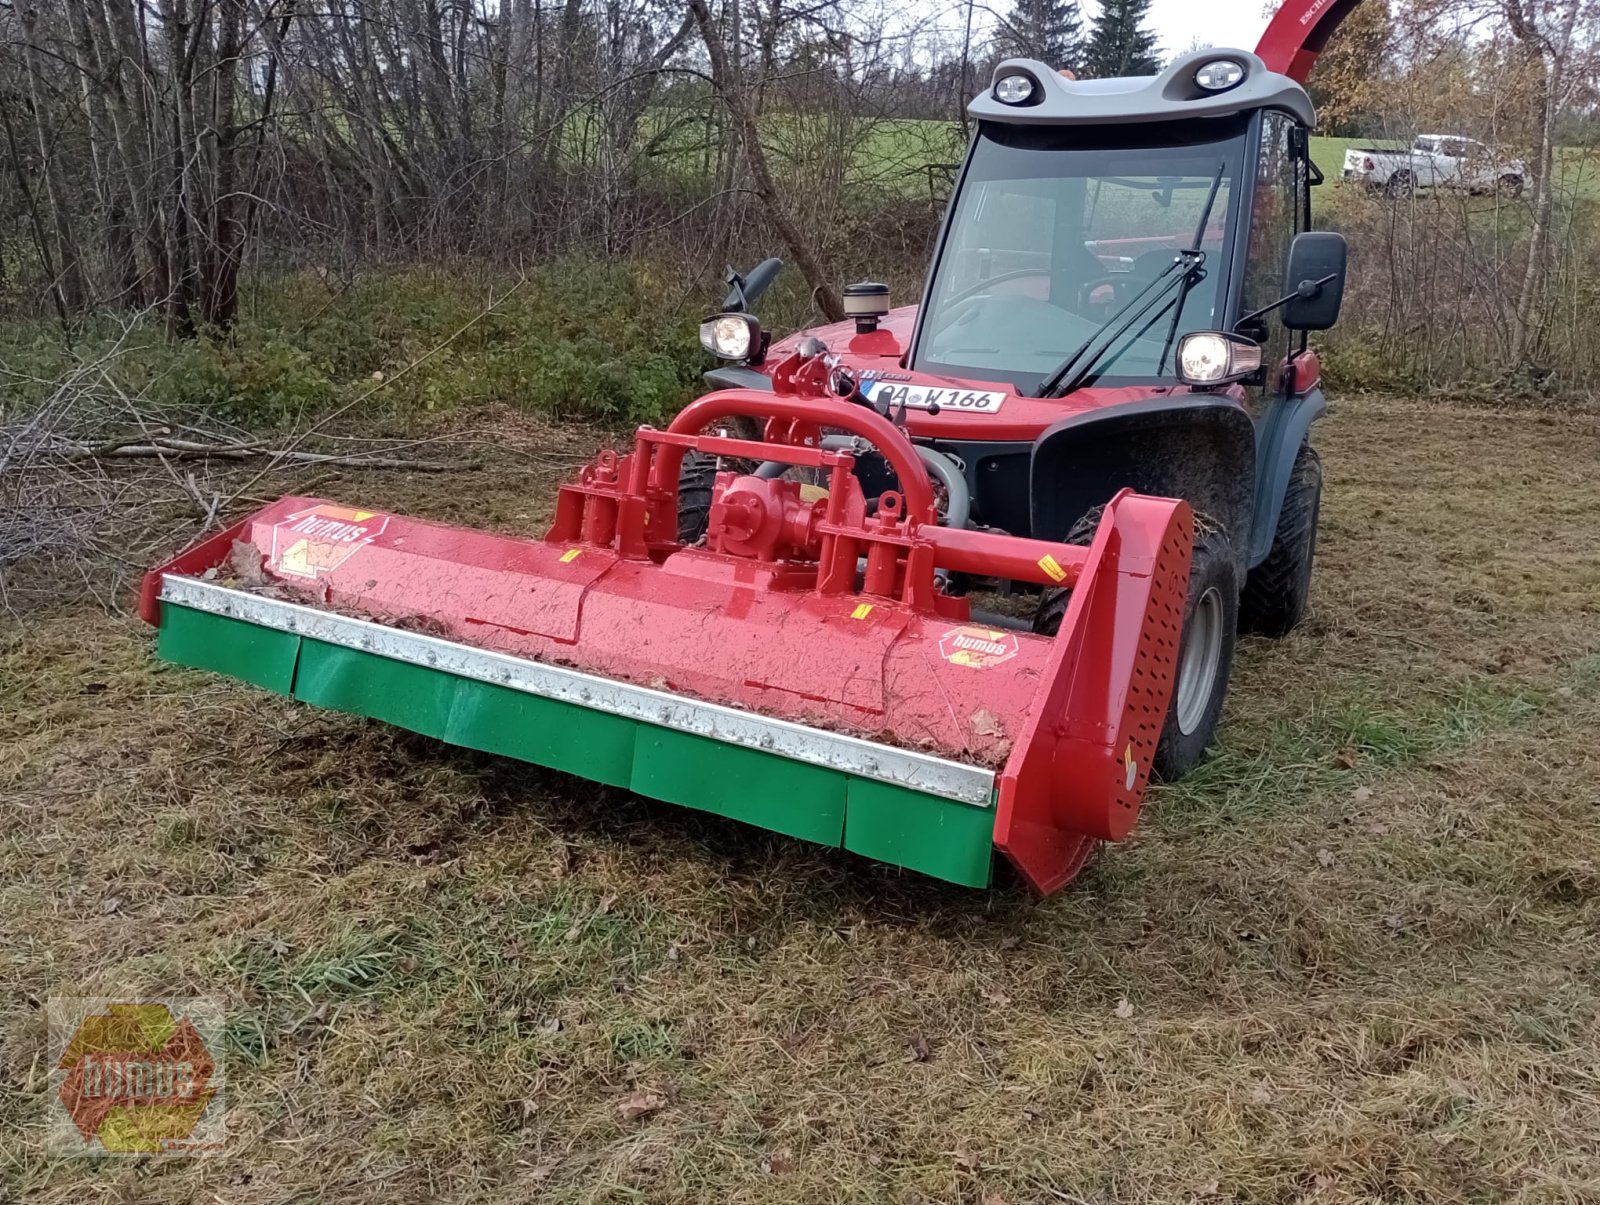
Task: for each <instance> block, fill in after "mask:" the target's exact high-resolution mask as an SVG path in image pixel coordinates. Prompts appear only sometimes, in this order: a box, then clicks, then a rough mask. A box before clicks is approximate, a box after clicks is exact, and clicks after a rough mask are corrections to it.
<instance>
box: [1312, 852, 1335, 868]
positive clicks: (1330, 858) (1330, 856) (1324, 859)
mask: <svg viewBox="0 0 1600 1205" xmlns="http://www.w3.org/2000/svg"><path fill="white" fill-rule="evenodd" d="M1338 860H1339V859H1338V858H1337V857H1336V856H1335V855H1334V852H1333V850H1331V849H1319V850H1317V861H1318V862H1320V863H1322V865H1324V866H1332V865H1333V864H1334V863H1335V862H1337V861H1338Z"/></svg>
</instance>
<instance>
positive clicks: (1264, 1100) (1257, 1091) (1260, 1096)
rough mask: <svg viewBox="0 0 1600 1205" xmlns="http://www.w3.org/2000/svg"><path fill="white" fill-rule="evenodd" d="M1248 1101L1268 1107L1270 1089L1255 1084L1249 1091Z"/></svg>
mask: <svg viewBox="0 0 1600 1205" xmlns="http://www.w3.org/2000/svg"><path fill="white" fill-rule="evenodd" d="M1250 1099H1251V1101H1252V1102H1253V1103H1255V1104H1258V1105H1270V1104H1271V1103H1272V1089H1271V1088H1269V1087H1267V1086H1266V1085H1265V1084H1257V1085H1256V1086H1255V1087H1254V1088H1252V1089H1250Z"/></svg>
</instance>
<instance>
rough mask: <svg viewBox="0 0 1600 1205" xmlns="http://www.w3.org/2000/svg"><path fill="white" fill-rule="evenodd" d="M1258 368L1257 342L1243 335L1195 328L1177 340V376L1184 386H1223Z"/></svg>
mask: <svg viewBox="0 0 1600 1205" xmlns="http://www.w3.org/2000/svg"><path fill="white" fill-rule="evenodd" d="M1260 368H1261V345H1260V344H1259V343H1257V342H1255V341H1254V340H1252V339H1246V338H1245V337H1244V336H1243V335H1227V334H1223V333H1222V332H1221V331H1195V332H1194V333H1192V334H1188V335H1185V336H1184V337H1183V338H1182V339H1180V340H1179V341H1178V379H1179V380H1180V381H1182V382H1183V383H1184V384H1185V385H1198V386H1209V385H1227V384H1229V383H1231V382H1233V381H1242V380H1244V379H1245V378H1246V377H1251V376H1254V375H1255V374H1256V373H1257V372H1258V371H1259V370H1260Z"/></svg>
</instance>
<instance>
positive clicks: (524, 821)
mask: <svg viewBox="0 0 1600 1205" xmlns="http://www.w3.org/2000/svg"><path fill="white" fill-rule="evenodd" d="M535 434H537V433H535ZM582 438H584V437H576V442H582ZM567 439H568V445H569V446H570V445H571V444H572V443H573V442H574V437H570V436H569V437H567ZM1321 444H1322V447H1323V449H1324V453H1325V457H1326V463H1327V468H1328V473H1329V479H1330V480H1329V494H1328V500H1327V510H1326V525H1325V530H1324V555H1323V558H1322V562H1321V568H1320V575H1319V584H1318V593H1317V596H1316V599H1315V603H1314V614H1313V616H1312V618H1311V620H1310V622H1309V623H1308V625H1307V626H1306V627H1305V629H1304V630H1303V631H1302V632H1300V633H1298V634H1296V635H1295V636H1294V637H1292V638H1290V639H1289V640H1287V641H1284V642H1281V643H1276V644H1272V643H1266V642H1261V641H1249V642H1246V643H1245V644H1244V645H1243V648H1242V660H1241V663H1240V666H1239V669H1238V673H1237V677H1236V690H1235V694H1234V696H1233V700H1232V703H1231V705H1230V709H1229V714H1228V718H1227V726H1226V737H1225V742H1224V745H1223V748H1222V749H1221V750H1220V752H1219V754H1218V756H1217V757H1216V758H1215V759H1214V760H1213V761H1212V762H1211V763H1210V764H1209V765H1208V766H1207V767H1206V768H1205V769H1204V770H1203V771H1202V772H1201V773H1200V774H1198V775H1196V776H1195V777H1194V778H1193V779H1192V780H1190V781H1189V782H1187V783H1185V784H1182V785H1181V786H1179V787H1175V788H1169V789H1165V790H1162V791H1158V792H1157V793H1156V794H1155V795H1154V796H1153V797H1152V800H1151V806H1150V809H1149V811H1148V812H1147V814H1146V821H1145V823H1144V824H1143V826H1142V827H1141V829H1140V830H1139V833H1138V835H1137V837H1136V839H1135V840H1134V841H1133V842H1132V843H1131V844H1130V845H1129V846H1127V847H1125V848H1120V849H1116V850H1113V851H1111V852H1110V853H1108V854H1107V855H1106V856H1104V857H1103V858H1101V859H1100V861H1099V862H1098V864H1097V865H1096V866H1095V867H1094V868H1093V870H1092V871H1091V872H1090V873H1089V874H1088V875H1087V877H1086V878H1085V879H1084V880H1083V881H1082V882H1081V884H1080V885H1079V886H1078V887H1077V888H1075V889H1074V890H1072V891H1069V892H1068V893H1066V894H1064V895H1062V896H1060V897H1058V898H1055V899H1052V900H1049V901H1046V902H1043V903H1037V902H1034V901H1032V900H1030V899H1028V898H1026V897H1025V896H1024V895H1023V894H1022V893H1021V892H1020V891H1019V890H1016V889H1014V888H1013V889H1002V890H996V891H994V892H991V893H988V894H977V893H967V892H962V891H959V890H956V889H947V888H943V887H941V886H939V885H938V884H935V883H932V882H929V881H926V880H923V879H920V878H917V877H915V876H911V875H906V874H901V873H898V872H896V871H893V870H891V869H888V868H884V867H880V866H875V865H873V864H871V863H868V862H866V861H863V860H860V859H857V858H854V857H851V856H849V855H846V854H843V853H837V852H833V851H826V850H819V849H815V848H812V847H808V846H804V845H800V844H798V843H795V842H791V841H787V840H784V839H782V838H778V837H772V836H768V835H766V834H762V833H759V832H755V831H751V830H747V829H743V828H740V827H737V826H734V825H732V824H728V823H724V822H722V821H719V820H716V819H714V818H711V817H706V816H700V815H697V814H694V813H692V812H687V811H683V810H678V809H674V808H670V807H667V806H665V805H655V804H651V803H648V802H645V801H642V800H638V799H635V798H631V797H628V796H626V795H623V794H620V793H618V792H615V791H611V790H607V789H602V788H596V787H593V786H590V785H587V784H583V783H579V782H574V781H572V780H568V779H564V778H561V777H559V776H556V775H552V774H546V773H541V772H539V771H536V770H532V769H528V768H525V767H519V766H515V765H510V764H506V763H503V762H499V761H496V760H494V759H491V758H486V757H479V756H474V755H471V754H466V753H462V752H460V751H454V750H450V749H447V748H443V747H441V746H438V745H436V744H433V743H431V742H429V741H427V740H423V739H421V738H417V737H412V736H408V735H406V734H404V733H399V732H395V731H392V730H387V729H384V728H382V727H380V726H378V725H376V724H369V723H365V722H361V721H357V720H351V719H345V718H342V717H338V716H334V715H329V714H324V713H314V712H311V711H308V710H305V709H302V708H298V707H295V706H292V705H289V704H287V703H284V702H283V701H281V700H278V699H275V698H272V697H268V696H266V695H263V694H259V693H256V692H254V691H251V690H249V689H245V688H239V687H234V686H231V685H228V684H224V683H220V682H218V681H216V680H213V679H211V678H209V677H206V676H203V675H198V674H192V673H188V672H183V671H178V670H175V669H172V668H168V667H163V666H160V665H157V664H156V663H154V662H153V661H152V659H151V655H150V647H149V636H148V633H147V632H145V631H143V630H141V629H140V628H139V627H138V626H137V625H136V624H135V623H134V622H133V621H132V620H130V619H126V618H108V617H105V616H104V615H103V614H102V613H100V612H99V611H96V610H93V609H92V608H90V607H88V606H86V605H76V604H74V605H67V606H61V607H57V608H52V609H49V610H43V609H40V610H36V611H34V612H32V613H30V614H28V615H26V616H24V617H23V621H22V622H21V623H20V624H15V625H13V626H11V627H9V628H8V629H6V630H5V632H4V635H3V637H0V699H4V700H5V704H4V707H3V710H0V742H3V744H4V747H5V749H6V750H7V756H6V757H5V758H4V759H3V760H0V792H3V794H4V797H5V799H6V800H7V804H6V808H7V824H6V827H5V829H4V830H3V832H0V924H3V925H4V932H5V934H6V938H5V941H4V944H3V945H0V983H3V984H4V986H5V993H4V997H3V1004H0V1007H3V1008H4V1010H5V1011H4V1015H3V1017H0V1027H3V1028H0V1039H3V1046H0V1052H3V1053H0V1077H3V1084H4V1092H3V1097H0V1132H3V1133H6V1134H8V1135H9V1138H8V1139H7V1140H6V1141H4V1142H0V1175H3V1176H4V1178H5V1180H8V1181H9V1182H10V1184H11V1192H12V1193H13V1195H14V1197H15V1199H17V1200H27V1201H29V1202H39V1203H41V1205H44V1203H67V1202H71V1203H73V1205H77V1203H79V1202H179V1201H185V1202H187V1201H195V1202H200V1201H204V1202H213V1201H215V1202H225V1203H227V1205H254V1203H257V1202H263V1203H264V1202H282V1201H296V1202H313V1201H329V1202H332V1201H337V1202H341V1203H351V1202H366V1201H385V1202H389V1201H402V1200H435V1199H449V1200H457V1201H468V1200H470V1201H474V1202H507V1203H509V1202H524V1201H529V1202H531V1201H536V1200H537V1201H541V1202H543V1201H549V1202H600V1201H607V1202H609V1201H618V1202H620V1201H649V1202H687V1201H700V1200H708V1201H718V1202H747V1201H762V1202H766V1201H773V1202H778V1201H793V1202H807V1203H812V1202H833V1201H837V1202H863V1201H886V1202H888V1201H892V1202H914V1201H927V1202H933V1201H941V1202H943V1201H949V1202H958V1201H960V1202H973V1203H974V1205H978V1203H983V1205H998V1203H1002V1202H1005V1203H1012V1205H1016V1203H1020V1202H1060V1201H1065V1202H1107V1203H1109V1202H1136V1201H1137V1202H1145V1201H1148V1202H1188V1201H1196V1202H1198V1201H1207V1202H1212V1201H1215V1202H1225V1201H1241V1202H1295V1201H1305V1202H1317V1203H1321V1202H1330V1203H1331V1202H1400V1201H1418V1202H1422V1201H1426V1202H1491V1201H1495V1202H1497V1201H1523V1202H1546V1201H1549V1202H1555V1201H1573V1202H1577V1201H1596V1200H1600V1153H1597V1152H1600V1024H1597V1023H1600V1016H1597V1014H1600V996H1597V986H1596V985H1597V983H1600V978H1597V976H1600V932H1597V924H1600V908H1597V903H1600V817H1597V811H1596V802H1597V797H1600V788H1597V787H1596V782H1597V781H1600V753H1597V752H1596V748H1595V739H1594V733H1595V729H1596V724H1597V722H1600V614H1597V609H1600V531H1597V522H1596V516H1600V477H1597V474H1596V472H1595V467H1594V466H1595V465H1596V464H1597V463H1600V455H1597V454H1600V422H1597V421H1596V419H1595V418H1594V417H1593V416H1587V417H1585V416H1581V415H1563V416H1555V417H1541V418H1534V417H1532V416H1530V415H1528V414H1500V413H1493V412H1489V411H1485V410H1469V409H1457V408H1452V407H1449V406H1445V405H1421V404H1401V403H1393V402H1386V401H1381V400H1378V399H1353V400H1349V401H1346V402H1344V403H1342V404H1341V405H1340V406H1339V407H1338V412H1337V414H1336V416H1335V417H1334V418H1333V419H1331V420H1330V421H1329V422H1328V423H1327V424H1326V428H1325V430H1324V432H1323V435H1322V437H1321ZM521 456H522V453H521V452H519V451H517V450H516V449H514V448H513V449H511V450H510V451H508V452H507V453H506V456H505V458H504V463H503V464H502V465H501V467H500V468H499V469H498V470H495V471H487V472H485V473H483V474H480V475H479V476H478V477H477V478H475V479H474V480H473V481H471V482H468V483H465V484H464V485H458V486H455V487H452V488H450V489H449V491H448V492H447V493H442V492H440V491H441V488H442V487H441V483H440V482H438V481H437V480H417V481H405V480H402V479H398V478H395V477H392V476H390V477H383V478H376V477H374V478H368V479H359V478H352V479H350V480H347V481H346V482H344V483H341V484H340V485H338V486H337V487H330V492H336V493H338V494H341V495H343V496H345V497H347V498H350V499H351V500H353V501H354V500H362V499H365V498H368V497H371V498H377V499H382V500H385V501H393V502H394V503H396V504H398V505H403V506H406V507H411V508H414V509H418V510H426V511H433V512H435V513H442V514H445V515H447V516H448V517H451V518H455V519H462V520H468V521H477V522H487V523H492V524H494V525H497V526H506V527H512V528H523V529H531V528H532V527H533V526H535V525H536V523H537V520H538V516H539V514H540V512H541V511H542V509H543V507H544V506H545V499H544V493H545V489H546V483H547V480H548V478H549V476H550V470H549V469H548V468H541V467H540V466H539V465H537V464H532V463H530V464H528V465H527V466H523V464H522V462H521V460H520V457H521ZM113 992H159V993H161V994H184V993H196V994H199V993H208V994H215V995H220V996H222V997H225V998H226V999H227V1000H228V1001H229V1003H230V1006H231V1008H232V1010H233V1012H232V1017H233V1020H232V1022H231V1026H230V1047H231V1049H230V1054H231V1058H232V1060H233V1062H232V1064H231V1068H230V1070H231V1076H230V1078H231V1084H230V1090H231V1100H230V1106H231V1114H230V1118H229V1125H230V1132H231V1135H232V1139H233V1143H234V1147H233V1153H232V1154H231V1155H230V1156H229V1157H227V1158H224V1159H218V1160H210V1161H204V1160H202V1161H195V1162H184V1161H176V1160H175V1161H168V1162H164V1163H160V1164H156V1165H129V1164H100V1165H97V1164H93V1163H89V1162H85V1161H73V1160H67V1161H59V1160H58V1161H51V1160H50V1159H49V1158H48V1157H47V1156H46V1155H45V1154H44V1153H42V1152H41V1150H40V1149H39V1147H38V1140H39V1138H40V1136H41V1133H42V1124H41V1123H42V1116H43V1109H44V1098H43V1089H44V1085H45V1071H46V1068H45V1065H44V1056H43V1045H44V1025H43V1019H42V1014H41V1011H40V1010H41V1003H42V1001H43V999H44V998H45V997H47V996H50V995H55V994H63V995H73V994H93V993H108V994H109V993H113ZM641 1090H642V1091H645V1092H655V1093H659V1094H660V1096H661V1097H662V1098H664V1099H665V1101H666V1104H665V1107H664V1108H661V1109H659V1110H658V1111H655V1112H653V1113H650V1114H647V1115H646V1116H643V1117H640V1118H638V1119H635V1120H631V1121H630V1120H625V1119H624V1117H623V1115H622V1110H621V1109H620V1108H619V1106H620V1105H622V1104H624V1103H628V1102H629V1101H630V1094H634V1093H638V1092H640V1091H641ZM631 1099H632V1101H633V1102H634V1103H638V1102H639V1101H640V1099H641V1098H639V1097H632V1098H631ZM645 1103H657V1102H655V1101H647V1102H645ZM3 1182H4V1181H0V1183H3ZM3 1195H4V1190H3V1189H0V1196H3Z"/></svg>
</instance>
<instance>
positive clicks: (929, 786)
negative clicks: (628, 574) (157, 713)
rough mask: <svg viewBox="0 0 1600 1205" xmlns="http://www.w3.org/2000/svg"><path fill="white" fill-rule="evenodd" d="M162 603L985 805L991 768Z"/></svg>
mask: <svg viewBox="0 0 1600 1205" xmlns="http://www.w3.org/2000/svg"><path fill="white" fill-rule="evenodd" d="M161 600H162V601H163V602H169V603H173V604H175V605H177V606H181V607H190V608H192V609H194V610H196V611H204V612H206V613H208V614H211V615H220V616H224V617H226V618H229V619H237V620H239V621H241V622H243V623H250V624H255V625H257V626H259V627H264V628H273V629H275V630H277V631H281V632H290V633H293V634H295V635H298V636H304V637H307V638H309V639H312V640H320V641H323V642H324V643H327V644H335V645H339V646H341V647H344V648H349V649H356V650H359V651H361V652H367V653H372V654H373V655H374V656H378V657H389V658H392V659H394V660H397V661H405V662H409V663H412V664H415V665H425V666H427V667H429V668H430V669H437V670H440V671H441V672H444V673H448V674H454V675H456V676H457V677H461V678H468V679H472V680H474V681H478V682H489V683H492V684H494V685H496V686H504V687H506V688H508V689H511V690H519V691H523V692H525V693H527V694H532V695H538V696H539V697H541V698H546V699H554V700H557V701H559V702H564V703H571V704H575V705H577V706H579V707H587V708H590V709H592V710H594V711H603V712H606V713H608V714H610V715H617V716H624V717H627V718H629V719H634V720H639V721H640V722H642V723H646V724H655V725H658V726H660V727H662V728H670V729H673V730H675V731H678V732H687V733H692V734H694V735H695V736H703V737H707V738H709V739H711V740H716V741H722V742H724V743H726V744H730V745H741V746H744V747H745V748H748V749H756V750H759V751H761V752H763V753H772V754H775V755H776V756H779V757H787V758H790V759H791V760H793V761H799V762H806V763H808V764H810V765H815V766H826V767H827V768H829V769H832V770H838V771H840V772H842V773H845V774H852V775H855V776H856V777H858V778H865V779H871V780H872V781H874V782H884V783H889V784H891V785H893V786H897V787H904V788H905V789H907V790H911V791H920V792H922V793H923V794H925V795H933V796H937V797H938V798H940V799H952V800H955V801H957V802H959V803H968V804H972V805H974V806H977V807H985V808H986V807H989V806H991V804H992V803H993V800H994V785H995V784H994V777H995V776H994V771H992V770H989V769H985V768H984V767H982V766H969V765H963V764H962V763H961V762H956V761H950V760H948V759H946V758H942V757H934V756H932V755H930V754H927V753H919V752H917V751H915V750H912V749H897V748H895V747H893V746H892V745H880V744H876V743H874V742H872V741H868V740H862V739H861V738H860V737H854V736H845V735H843V734H842V733H837V732H825V731H823V730H821V729H819V728H811V727H807V726H806V725H804V724H796V723H793V722H792V721H789V720H780V719H774V718H772V717H770V716H760V715H754V714H752V713H751V712H748V711H740V710H738V709H737V708H733V707H726V706H723V705H722V704H719V703H703V702H699V701H697V700H694V699H687V698H684V697H682V696H681V695H674V694H669V693H667V692H666V691H660V690H650V689H648V688H646V687H642V686H634V685H631V684H630V683H626V682H616V681H613V680H612V679H610V678H602V677H599V676H597V675H594V674H586V673H582V672H580V671H578V670H574V669H567V668H565V667H563V666H559V665H547V664H544V663H542V662H537V661H528V660H524V659H523V658H520V657H511V656H507V655H506V654H504V653H495V652H490V651H489V650H487V649H477V648H473V647H471V646H470V645H464V644H457V643H456V642H454V641H451V640H441V639H439V638H438V637H437V636H428V635H424V634H423V633H421V632H407V631H402V630H401V629H399V628H391V627H387V626H385V625H383V624H379V623H373V622H371V621H369V620H364V619H356V618H353V617H351V616H348V615H339V614H336V613H334V612H331V611H322V610H318V609H317V608H315V607H307V606H302V605H300V604H298V603H290V602H284V601H282V600H281V599H276V598H267V597H264V596H262V595H259V594H251V593H248V592H246V591H242V590H233V589H230V588H228V587H226V586H219V585H216V584H214V583H212V582H205V581H201V580H199V579H197V578H192V577H182V576H179V575H176V574H170V573H169V574H167V575H166V576H165V577H164V578H163V579H162V587H161Z"/></svg>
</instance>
